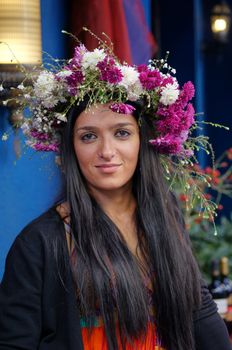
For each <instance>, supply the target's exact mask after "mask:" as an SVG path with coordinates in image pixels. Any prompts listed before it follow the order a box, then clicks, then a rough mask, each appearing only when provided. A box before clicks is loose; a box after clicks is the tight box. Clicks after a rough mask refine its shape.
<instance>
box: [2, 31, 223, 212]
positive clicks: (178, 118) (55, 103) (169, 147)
mask: <svg viewBox="0 0 232 350" xmlns="http://www.w3.org/2000/svg"><path fill="white" fill-rule="evenodd" d="M90 33H91V32H90ZM91 34H92V35H94V34H93V33H91ZM98 39H99V38H98ZM99 42H100V45H99V47H98V48H96V49H95V50H93V51H88V50H87V48H86V47H85V46H84V45H83V44H82V43H79V44H78V45H77V46H76V48H75V52H74V56H73V57H72V58H71V59H70V60H67V61H57V60H54V62H55V64H54V65H53V66H52V67H51V68H50V69H48V68H46V67H44V66H42V67H41V68H40V70H39V72H38V74H37V75H36V78H33V77H34V75H32V76H31V77H29V78H30V79H32V84H30V85H29V86H28V85H27V84H26V80H27V78H28V77H26V79H25V83H24V82H22V83H21V84H20V85H19V86H18V87H17V97H16V98H14V99H15V100H16V101H17V103H18V105H19V110H21V111H23V110H24V109H25V107H29V109H30V112H31V116H30V117H29V118H24V120H23V123H22V125H21V128H22V130H23V133H24V134H25V136H26V144H27V145H28V146H30V147H32V148H33V149H35V150H36V151H55V152H59V146H60V132H59V131H60V129H61V128H62V127H63V125H64V123H65V122H67V116H68V112H69V110H70V109H71V108H72V107H73V106H76V105H79V104H80V103H81V102H82V101H83V100H84V99H85V98H86V97H87V98H88V106H91V105H94V104H96V103H100V104H105V103H109V106H110V109H111V110H112V111H114V112H116V113H123V114H128V113H132V112H133V111H134V110H135V107H133V102H140V105H141V106H142V113H141V116H148V117H149V118H150V119H151V121H152V124H153V127H154V132H155V135H156V137H155V138H154V139H151V140H150V141H149V142H150V144H151V145H152V146H153V147H154V149H155V150H156V151H157V152H158V153H160V155H161V162H162V164H163V168H164V172H165V175H166V178H167V179H168V180H170V186H171V187H172V186H173V184H174V183H175V182H176V183H179V184H180V183H181V184H184V186H183V187H184V190H185V192H186V194H187V195H188V197H189V198H190V199H191V200H190V202H191V203H194V205H196V202H197V203H198V205H199V211H201V212H202V211H203V212H204V214H205V217H210V218H212V216H214V215H215V211H216V206H215V204H214V203H213V202H211V201H208V200H207V199H206V198H204V197H202V194H201V191H200V189H199V188H198V183H199V180H200V181H204V182H207V183H210V181H209V179H207V176H206V175H203V174H202V173H198V172H197V171H196V168H195V167H194V163H196V162H197V159H196V157H195V155H194V152H195V151H196V150H197V151H198V150H199V149H204V150H205V151H206V152H207V153H209V150H211V146H210V144H209V142H208V138H207V137H205V136H198V137H193V136H192V132H193V130H195V129H196V128H198V127H199V126H198V124H199V122H197V121H196V120H195V115H194V114H195V111H194V108H193V105H192V104H191V103H190V101H191V100H192V98H193V97H194V93H195V89H194V86H193V84H192V82H190V81H188V82H187V83H185V84H184V85H183V86H182V87H180V85H179V83H178V81H177V79H176V77H175V70H174V69H173V68H171V67H170V66H169V65H168V63H167V56H168V54H167V55H166V57H165V59H161V60H150V61H149V64H148V65H139V66H135V65H133V66H131V65H128V64H127V63H120V61H119V60H118V59H117V57H115V55H114V54H113V51H112V48H111V47H109V46H107V45H106V44H105V42H104V41H102V40H101V39H99ZM33 74H34V73H33ZM8 101H9V100H8ZM8 101H6V103H7V102H8ZM88 106H87V107H88ZM141 118H142V117H141ZM214 125H215V126H218V125H217V124H214ZM219 126H220V125H219ZM2 139H7V134H6V133H5V134H4V135H3V137H2ZM173 179H174V181H173ZM189 192H191V193H189ZM190 205H191V204H190ZM201 215H202V213H201Z"/></svg>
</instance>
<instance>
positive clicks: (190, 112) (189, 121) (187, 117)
mask: <svg viewBox="0 0 232 350" xmlns="http://www.w3.org/2000/svg"><path fill="white" fill-rule="evenodd" d="M194 114H195V110H194V108H193V105H192V103H189V104H188V105H187V107H186V110H185V112H184V115H183V120H184V123H185V126H186V129H189V128H190V127H191V126H192V125H193V123H194V121H195V120H194Z"/></svg>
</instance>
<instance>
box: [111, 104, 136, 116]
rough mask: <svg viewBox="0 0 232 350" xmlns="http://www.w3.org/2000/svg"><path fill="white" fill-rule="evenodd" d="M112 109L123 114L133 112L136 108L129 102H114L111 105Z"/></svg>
mask: <svg viewBox="0 0 232 350" xmlns="http://www.w3.org/2000/svg"><path fill="white" fill-rule="evenodd" d="M110 109H111V110H112V111H113V112H116V113H121V114H131V113H132V112H133V111H135V108H134V107H133V106H131V105H129V104H128V103H113V104H112V105H110Z"/></svg>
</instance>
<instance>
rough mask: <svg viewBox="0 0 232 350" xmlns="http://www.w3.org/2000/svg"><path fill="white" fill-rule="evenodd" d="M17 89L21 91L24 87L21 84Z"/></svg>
mask: <svg viewBox="0 0 232 350" xmlns="http://www.w3.org/2000/svg"><path fill="white" fill-rule="evenodd" d="M17 88H18V89H19V90H23V89H24V88H25V86H24V85H23V84H20V85H18V86H17Z"/></svg>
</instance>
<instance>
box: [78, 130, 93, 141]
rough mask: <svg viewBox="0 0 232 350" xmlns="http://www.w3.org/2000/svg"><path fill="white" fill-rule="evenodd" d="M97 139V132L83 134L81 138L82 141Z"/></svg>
mask: <svg viewBox="0 0 232 350" xmlns="http://www.w3.org/2000/svg"><path fill="white" fill-rule="evenodd" d="M95 139H96V135H95V134H92V133H90V132H89V133H88V134H85V135H83V136H81V140H82V141H93V140H95Z"/></svg>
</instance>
